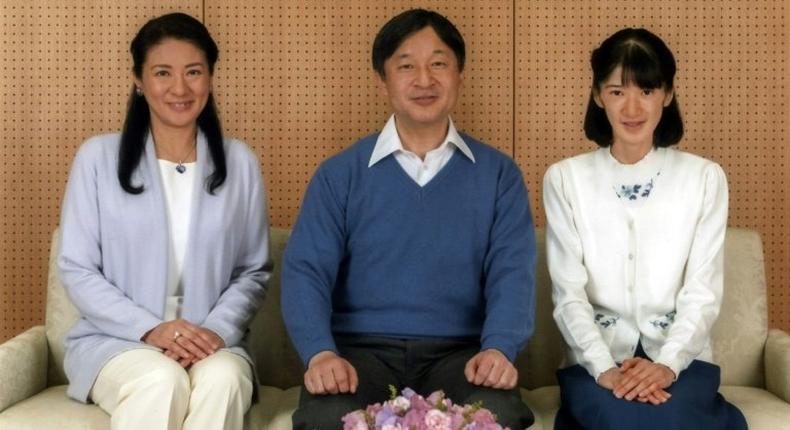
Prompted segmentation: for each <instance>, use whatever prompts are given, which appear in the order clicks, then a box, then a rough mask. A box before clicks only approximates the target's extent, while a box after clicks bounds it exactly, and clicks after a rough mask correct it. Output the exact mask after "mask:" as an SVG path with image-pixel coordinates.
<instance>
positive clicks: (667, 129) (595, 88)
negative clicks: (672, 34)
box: [584, 28, 683, 147]
mask: <svg viewBox="0 0 790 430" xmlns="http://www.w3.org/2000/svg"><path fill="white" fill-rule="evenodd" d="M590 63H591V65H592V71H593V83H592V91H590V100H589V101H588V102H587V114H586V115H585V117H584V133H585V135H586V136H587V138H588V139H590V140H592V141H594V142H595V143H597V144H598V145H600V146H603V147H607V146H609V145H611V144H612V140H613V139H614V136H613V135H612V125H611V124H609V119H608V118H607V117H606V111H605V110H604V109H603V108H602V107H600V106H598V104H597V103H595V95H598V94H600V91H601V87H602V86H603V84H604V82H606V80H607V79H608V78H609V75H611V74H612V72H614V70H615V69H617V68H618V67H622V69H621V72H620V73H621V82H622V84H623V85H628V84H632V83H633V84H635V85H637V86H639V88H642V89H656V88H662V89H664V90H666V91H674V85H675V83H674V81H675V71H676V66H675V57H674V56H673V55H672V51H670V50H669V48H668V47H667V45H666V44H665V43H664V41H663V40H661V38H659V37H658V36H656V35H655V34H653V33H651V32H649V31H647V30H645V29H644V28H626V29H623V30H620V31H618V32H617V33H615V34H613V35H611V36H610V37H609V38H608V39H606V40H605V41H604V42H603V43H602V44H601V46H599V47H598V48H596V49H595V50H594V51H593V53H592V58H591V59H590ZM682 137H683V119H682V118H681V116H680V107H679V105H678V97H677V94H673V96H672V101H671V102H670V103H669V106H666V107H664V110H663V112H662V113H661V120H660V121H659V122H658V125H657V126H656V129H655V131H654V132H653V145H655V146H658V147H666V146H670V145H674V144H676V143H678V142H679V141H680V139H681V138H682Z"/></svg>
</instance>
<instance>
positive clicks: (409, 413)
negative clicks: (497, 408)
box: [343, 385, 509, 430]
mask: <svg viewBox="0 0 790 430" xmlns="http://www.w3.org/2000/svg"><path fill="white" fill-rule="evenodd" d="M343 430H503V428H502V426H500V425H499V424H497V422H496V416H495V415H494V414H492V413H491V411H489V410H488V409H485V408H483V405H482V403H480V402H477V403H474V404H471V405H456V404H454V403H453V402H452V401H451V400H450V399H448V398H447V397H445V395H444V392H443V391H441V390H439V391H434V392H433V393H431V395H430V396H428V397H423V396H421V395H419V394H417V393H415V392H414V390H412V389H410V388H405V389H404V390H403V391H402V392H401V393H400V394H398V391H397V390H396V389H395V387H393V386H392V385H390V399H389V400H388V401H386V402H384V403H383V404H382V403H375V404H372V405H369V406H368V407H367V408H365V409H358V410H356V411H353V412H349V413H347V414H346V415H344V416H343ZM504 430H509V429H507V428H506V429H504Z"/></svg>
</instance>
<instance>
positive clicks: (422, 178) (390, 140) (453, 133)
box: [368, 114, 475, 187]
mask: <svg viewBox="0 0 790 430" xmlns="http://www.w3.org/2000/svg"><path fill="white" fill-rule="evenodd" d="M449 120H450V125H449V126H448V127H447V136H445V138H444V142H442V144H441V145H439V147H437V148H436V149H433V150H431V151H428V153H426V154H425V160H423V159H420V157H419V156H418V155H417V154H415V153H413V152H411V151H408V150H406V149H405V148H404V147H403V143H402V142H401V140H400V136H399V135H398V129H397V128H396V127H395V115H394V114H393V115H392V116H390V118H389V120H388V121H387V124H386V125H385V126H384V128H383V129H382V130H381V133H380V134H379V137H378V139H376V146H375V147H374V148H373V153H372V154H371V156H370V162H369V163H368V167H372V166H373V165H375V164H376V163H378V162H379V161H381V160H382V159H384V158H385V157H387V156H388V155H390V154H393V155H394V157H395V160H397V161H398V164H400V166H401V168H403V170H404V171H405V172H406V174H408V175H409V177H410V178H412V179H413V180H414V182H416V183H417V184H418V185H420V186H421V187H422V186H425V184H427V183H428V182H430V180H431V179H433V178H434V176H436V174H437V173H439V171H440V170H442V167H444V166H445V165H446V164H447V162H448V161H450V158H451V157H452V156H453V152H455V149H456V148H458V149H460V150H461V152H462V153H463V154H464V155H466V157H467V158H469V159H470V160H472V162H474V161H475V157H474V155H472V151H471V150H470V149H469V146H467V145H466V142H464V139H463V138H461V135H460V134H458V130H456V128H455V125H454V124H453V120H452V118H450V119H449ZM451 143H452V145H450V144H451Z"/></svg>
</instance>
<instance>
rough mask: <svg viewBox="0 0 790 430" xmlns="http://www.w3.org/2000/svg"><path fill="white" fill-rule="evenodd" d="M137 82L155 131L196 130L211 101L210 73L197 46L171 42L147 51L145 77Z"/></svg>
mask: <svg viewBox="0 0 790 430" xmlns="http://www.w3.org/2000/svg"><path fill="white" fill-rule="evenodd" d="M134 82H135V85H137V87H138V88H140V89H142V90H143V94H144V95H145V100H146V101H147V102H148V106H149V107H150V111H151V126H152V127H153V128H154V129H157V130H161V129H165V128H171V129H182V128H195V127H196V125H197V118H198V116H199V115H200V113H201V112H202V111H203V108H204V107H205V106H206V102H207V101H208V96H209V92H210V89H211V73H210V71H209V66H208V62H207V61H206V55H205V54H204V53H203V51H201V50H200V49H199V48H198V47H197V46H195V45H194V44H192V43H190V42H185V41H183V40H177V39H172V38H168V39H164V40H163V41H162V42H161V43H159V44H157V45H154V46H152V47H151V48H150V49H149V50H148V52H147V54H146V57H145V63H143V68H142V76H141V77H140V78H137V77H135V79H134Z"/></svg>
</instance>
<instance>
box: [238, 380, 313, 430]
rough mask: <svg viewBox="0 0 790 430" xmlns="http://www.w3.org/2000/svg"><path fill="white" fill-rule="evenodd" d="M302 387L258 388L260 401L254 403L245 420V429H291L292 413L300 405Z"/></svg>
mask: <svg viewBox="0 0 790 430" xmlns="http://www.w3.org/2000/svg"><path fill="white" fill-rule="evenodd" d="M300 390H301V388H300V387H292V388H289V389H287V390H281V389H279V388H276V387H266V386H262V387H259V388H258V396H259V397H258V398H259V401H258V403H256V404H254V405H252V407H251V408H250V411H249V412H248V413H247V416H246V417H245V420H244V428H245V429H270V430H290V429H291V427H292V426H291V414H293V412H294V411H295V410H296V407H297V406H298V405H299V392H300Z"/></svg>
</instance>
